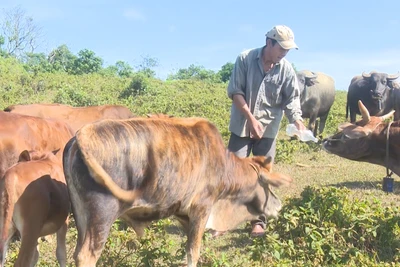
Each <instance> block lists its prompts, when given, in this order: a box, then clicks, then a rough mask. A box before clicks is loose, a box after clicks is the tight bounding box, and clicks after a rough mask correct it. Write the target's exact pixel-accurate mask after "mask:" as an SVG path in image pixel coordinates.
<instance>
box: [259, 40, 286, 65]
mask: <svg viewBox="0 0 400 267" xmlns="http://www.w3.org/2000/svg"><path fill="white" fill-rule="evenodd" d="M264 47H267V46H266V45H264V46H263V47H260V48H258V54H257V60H260V59H261V60H262V52H263V51H264ZM282 60H283V58H282V59H281V60H279V62H278V63H275V66H276V65H280V64H281V62H282Z"/></svg>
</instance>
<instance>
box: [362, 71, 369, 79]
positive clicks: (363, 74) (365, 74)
mask: <svg viewBox="0 0 400 267" xmlns="http://www.w3.org/2000/svg"><path fill="white" fill-rule="evenodd" d="M362 76H363V77H364V78H369V77H371V73H369V74H368V73H366V72H365V71H363V73H362Z"/></svg>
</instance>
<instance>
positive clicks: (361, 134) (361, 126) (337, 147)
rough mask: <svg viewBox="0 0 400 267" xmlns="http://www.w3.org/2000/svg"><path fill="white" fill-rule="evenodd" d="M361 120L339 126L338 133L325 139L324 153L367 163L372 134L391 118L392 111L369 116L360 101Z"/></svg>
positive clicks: (323, 144)
mask: <svg viewBox="0 0 400 267" xmlns="http://www.w3.org/2000/svg"><path fill="white" fill-rule="evenodd" d="M358 106H359V109H360V112H361V116H362V120H360V121H357V122H356V123H355V124H352V123H343V124H341V125H340V126H339V132H338V133H336V134H335V135H333V136H331V137H329V138H327V139H325V140H324V141H323V143H322V146H323V148H324V150H325V151H327V152H329V153H332V154H335V155H337V156H340V157H343V158H347V159H350V160H356V161H368V160H367V158H368V157H369V156H370V154H371V149H370V148H371V145H372V143H374V141H373V140H371V136H372V135H373V132H374V131H375V130H376V129H377V128H378V127H379V126H380V125H381V124H382V122H383V121H384V120H386V119H387V118H389V117H391V116H392V115H393V113H394V110H392V111H391V112H389V113H388V114H386V115H383V116H379V117H375V116H370V114H369V111H368V110H367V108H366V107H365V106H364V105H363V103H362V102H361V101H358Z"/></svg>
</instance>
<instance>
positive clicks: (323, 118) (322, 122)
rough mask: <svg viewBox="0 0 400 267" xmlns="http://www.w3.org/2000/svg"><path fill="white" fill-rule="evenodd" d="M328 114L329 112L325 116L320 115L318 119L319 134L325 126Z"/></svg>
mask: <svg viewBox="0 0 400 267" xmlns="http://www.w3.org/2000/svg"><path fill="white" fill-rule="evenodd" d="M328 114H329V110H328V112H327V113H326V114H325V115H322V116H321V117H319V134H322V132H323V131H324V129H325V124H326V120H327V119H328ZM315 136H316V135H315Z"/></svg>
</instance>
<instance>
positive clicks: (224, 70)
mask: <svg viewBox="0 0 400 267" xmlns="http://www.w3.org/2000/svg"><path fill="white" fill-rule="evenodd" d="M234 66H235V64H233V63H232V62H228V63H226V64H225V65H222V67H221V69H220V70H219V71H218V75H219V76H220V77H221V81H222V82H227V81H229V79H230V78H231V75H232V71H233V67H234Z"/></svg>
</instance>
